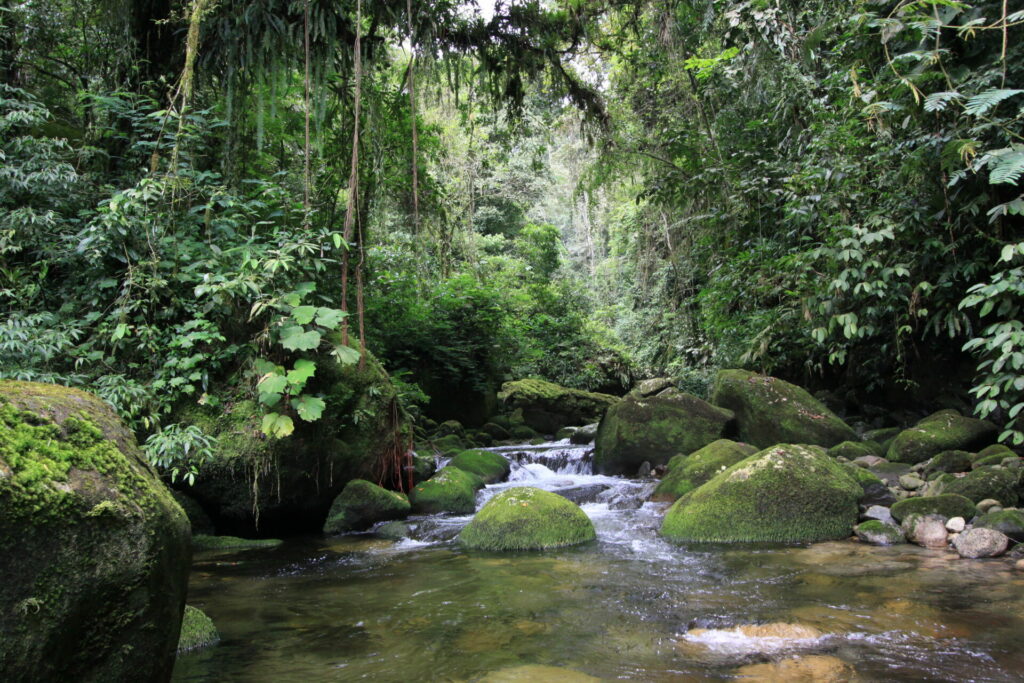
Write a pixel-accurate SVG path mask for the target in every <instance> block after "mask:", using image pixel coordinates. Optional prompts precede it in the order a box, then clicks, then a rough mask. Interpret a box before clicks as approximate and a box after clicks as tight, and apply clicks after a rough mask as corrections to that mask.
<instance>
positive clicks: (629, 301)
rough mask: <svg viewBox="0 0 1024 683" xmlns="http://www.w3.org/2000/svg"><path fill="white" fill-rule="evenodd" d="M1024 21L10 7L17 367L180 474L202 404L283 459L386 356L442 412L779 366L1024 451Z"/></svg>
mask: <svg viewBox="0 0 1024 683" xmlns="http://www.w3.org/2000/svg"><path fill="white" fill-rule="evenodd" d="M1015 5H1017V3H1014V2H1006V1H1005V0H994V1H985V2H982V1H973V0H972V1H965V2H958V1H955V0H913V1H911V0H896V1H894V0H885V1H877V0H857V1H855V2H827V1H825V0H812V1H810V2H806V1H804V2H797V1H796V0H680V1H675V2H665V1H660V2H625V1H624V0H546V1H540V0H508V1H503V0H498V1H497V2H495V3H493V4H491V3H485V2H480V3H475V2H458V1H456V0H444V1H442V2H430V3H423V2H418V1H417V0H406V1H405V2H400V1H398V0H381V1H374V2H365V3H364V2H362V1H361V0H330V1H328V0H256V1H248V2H241V1H238V0H188V1H186V0H101V1H98V2H97V1H95V0H24V1H20V2H8V3H4V4H3V6H0V36H2V37H0V72H2V83H0V161H2V164H3V166H2V171H0V307H2V313H0V375H2V376H4V377H14V378H19V379H30V380H42V381H52V382H61V383H66V384H70V385H74V386H82V387H86V388H88V389H90V390H92V391H95V392H96V393H98V394H99V395H101V396H102V397H103V398H105V399H106V400H108V401H109V402H110V403H112V404H113V405H114V406H115V407H116V408H117V409H118V410H119V412H120V413H121V414H122V416H124V417H125V418H126V419H127V420H128V421H129V422H130V424H132V425H133V426H134V427H135V428H136V429H137V430H138V431H139V433H140V435H141V436H142V437H143V438H148V442H147V450H148V452H149V454H150V456H151V458H153V459H154V461H156V462H159V463H160V464H161V465H163V466H165V467H167V468H169V469H173V470H174V471H175V473H176V474H177V473H179V472H180V473H184V474H187V472H189V471H192V472H194V468H193V469H191V470H189V466H188V463H189V462H192V463H193V464H194V462H195V461H196V460H197V459H202V458H204V457H207V456H208V455H209V454H210V453H211V452H212V443H211V440H210V438H209V436H208V435H205V434H203V433H202V432H201V431H200V430H199V429H198V428H197V427H195V426H194V425H184V424H176V423H174V422H173V415H174V412H175V409H176V408H178V407H180V406H181V405H182V404H187V403H191V402H196V401H198V402H201V403H204V404H211V405H216V404H217V402H218V401H221V400H223V397H222V396H219V395H218V393H217V391H216V387H217V385H218V382H219V381H222V380H224V379H225V378H229V377H232V378H239V377H241V378H246V379H245V381H246V382H248V383H249V385H250V387H251V391H252V396H253V398H254V399H256V398H258V399H259V400H260V402H261V403H262V405H263V406H264V407H263V410H264V411H265V419H264V431H266V432H267V434H269V435H271V436H280V437H283V436H286V435H287V434H288V433H290V431H291V429H292V425H293V424H294V420H316V419H317V418H318V417H319V415H320V413H321V411H323V409H324V402H323V398H322V397H320V396H318V395H315V394H314V393H304V389H305V387H306V382H307V380H308V379H309V378H310V377H311V376H313V374H315V372H316V368H317V362H318V360H319V359H322V358H326V357H327V356H328V354H333V355H334V357H335V358H336V359H337V360H338V361H341V362H344V363H355V362H361V359H362V358H365V353H366V351H368V352H370V353H372V354H373V355H375V356H376V357H377V358H378V359H379V360H380V361H381V362H382V363H383V364H384V366H385V367H386V369H387V370H388V372H389V373H390V376H391V379H392V382H393V383H394V384H395V385H396V386H397V388H398V390H399V395H400V398H401V401H402V404H403V407H404V409H405V410H406V411H407V412H409V413H410V415H412V416H414V417H416V416H420V415H429V416H432V417H433V418H435V419H444V418H448V417H459V418H460V419H462V418H463V416H464V415H466V414H468V413H471V412H472V411H474V410H481V409H482V408H481V407H482V406H486V403H487V401H486V397H487V396H489V395H492V394H493V392H494V391H495V390H496V389H497V388H498V387H499V386H500V384H501V382H502V381H504V380H507V379H513V378H520V377H537V378H544V379H548V380H551V381H554V382H558V383H561V384H564V385H567V386H570V387H574V388H582V389H589V390H599V391H604V392H620V393H621V392H622V391H624V390H626V389H628V387H629V386H630V384H631V383H632V382H633V380H635V379H637V378H640V377H649V376H665V375H669V376H672V377H675V378H677V379H678V380H679V381H680V382H681V383H682V384H683V385H684V386H687V387H690V388H691V389H692V390H695V391H697V392H700V391H703V390H704V388H705V387H706V383H707V378H708V377H709V376H710V374H711V373H712V372H713V370H714V369H716V368H720V367H736V366H745V367H750V368H754V369H758V370H763V371H768V372H772V373H775V374H778V375H781V376H787V377H790V378H793V379H796V380H798V381H802V382H806V383H809V384H811V385H815V386H818V387H823V388H829V389H832V390H833V391H834V392H835V394H836V395H837V396H838V397H839V399H840V400H841V401H845V402H847V403H849V404H851V405H861V404H864V403H868V404H877V405H889V406H893V405H898V406H909V405H913V406H920V407H922V408H926V407H930V406H933V405H935V404H937V403H942V404H946V405H948V404H951V403H955V401H957V400H960V399H963V400H966V401H968V402H969V405H966V407H967V408H968V409H975V410H976V411H977V412H978V413H979V414H980V415H982V416H989V417H991V418H993V419H995V420H996V421H998V422H1000V423H1001V424H1002V425H1005V427H1004V431H1003V434H1002V436H1001V438H1002V440H1004V441H1007V442H1010V443H1015V444H1018V445H1019V444H1021V443H1024V416H1021V412H1022V410H1024V314H1022V308H1024V230H1022V227H1021V226H1022V224H1024V220H1022V218H1021V217H1022V215H1024V195H1022V193H1021V176H1022V174H1024V120H1022V119H1024V47H1022V44H1021V36H1022V32H1024V8H1021V7H1020V6H1019V5H1018V6H1015ZM364 347H365V351H364ZM971 387H973V388H971ZM966 389H971V391H970V394H969V395H968V394H966V393H964V392H965V390H966ZM470 419H471V418H470ZM182 468H184V469H182Z"/></svg>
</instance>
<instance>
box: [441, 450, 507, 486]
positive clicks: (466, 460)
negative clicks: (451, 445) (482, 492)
mask: <svg viewBox="0 0 1024 683" xmlns="http://www.w3.org/2000/svg"><path fill="white" fill-rule="evenodd" d="M448 466H449V467H457V468H459V469H460V470H465V471H466V472H470V473H472V474H475V475H477V476H478V477H480V478H481V479H483V480H484V483H485V484H493V483H495V482H499V481H504V480H505V478H506V477H507V476H508V474H509V472H511V471H512V465H511V464H510V463H509V461H508V460H507V459H506V458H505V457H504V456H502V455H499V454H497V453H492V452H491V451H481V450H472V451H463V452H461V453H459V454H458V455H456V456H455V457H454V458H452V459H451V460H450V461H448Z"/></svg>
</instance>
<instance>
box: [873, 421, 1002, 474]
mask: <svg viewBox="0 0 1024 683" xmlns="http://www.w3.org/2000/svg"><path fill="white" fill-rule="evenodd" d="M998 431H999V430H998V428H997V427H996V426H995V425H994V424H992V423H991V422H989V421H988V420H976V419H974V418H972V417H963V416H962V415H960V414H959V413H957V412H956V411H942V412H940V413H935V414H934V415H929V416H928V417H926V418H924V419H923V420H921V421H920V422H918V423H917V424H916V425H915V426H913V427H911V428H910V429H904V430H903V431H902V432H900V433H899V434H898V435H897V436H896V438H895V439H893V440H892V443H890V444H889V451H888V453H887V454H886V458H888V459H889V460H892V461H893V462H904V463H908V464H911V465H916V464H917V463H919V462H924V461H925V460H928V459H929V458H932V457H934V456H936V455H938V454H939V453H942V452H943V451H975V450H977V449H978V448H982V447H984V446H987V445H989V444H990V443H992V442H993V441H995V438H996V436H997V435H998Z"/></svg>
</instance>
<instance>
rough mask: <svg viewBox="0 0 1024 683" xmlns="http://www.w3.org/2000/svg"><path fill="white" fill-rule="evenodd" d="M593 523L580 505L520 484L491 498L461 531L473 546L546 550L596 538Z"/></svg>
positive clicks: (464, 540) (467, 544)
mask: <svg viewBox="0 0 1024 683" xmlns="http://www.w3.org/2000/svg"><path fill="white" fill-rule="evenodd" d="M596 537H597V535H596V533H595V531H594V524H593V522H591V521H590V518H589V517H587V515H586V513H584V512H583V510H581V509H580V508H579V506H578V505H576V504H574V503H572V502H571V501H569V500H567V499H566V498H563V497H562V496H559V495H556V494H554V493H551V492H550V491H543V490H541V489H537V488H530V487H525V486H523V487H517V488H512V489H508V490H507V491H503V492H501V493H499V494H498V495H496V496H494V497H493V498H491V499H490V500H489V501H487V503H486V504H485V505H484V506H483V507H482V508H480V512H478V513H476V516H474V517H473V521H471V522H470V523H469V524H467V525H466V527H465V528H464V529H463V530H462V533H460V534H459V542H460V543H461V544H462V545H463V546H464V547H466V548H471V549H474V550H543V549H546V548H561V547H563V546H569V545H577V544H579V543H586V542H588V541H593V540H594V539H595V538H596Z"/></svg>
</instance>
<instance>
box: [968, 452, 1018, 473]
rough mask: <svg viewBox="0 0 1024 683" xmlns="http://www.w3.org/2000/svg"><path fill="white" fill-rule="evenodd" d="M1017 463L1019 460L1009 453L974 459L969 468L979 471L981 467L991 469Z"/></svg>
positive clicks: (1014, 454)
mask: <svg viewBox="0 0 1024 683" xmlns="http://www.w3.org/2000/svg"><path fill="white" fill-rule="evenodd" d="M1018 461H1019V458H1018V457H1017V454H1016V453H1013V452H1012V451H1011V452H1009V453H1001V452H1000V453H992V454H991V455H986V456H984V457H980V458H977V459H975V461H974V462H973V463H971V468H972V469H979V468H981V467H991V466H993V465H1003V464H1008V465H1010V466H1013V465H1014V464H1016V463H1017V462H1018Z"/></svg>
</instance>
